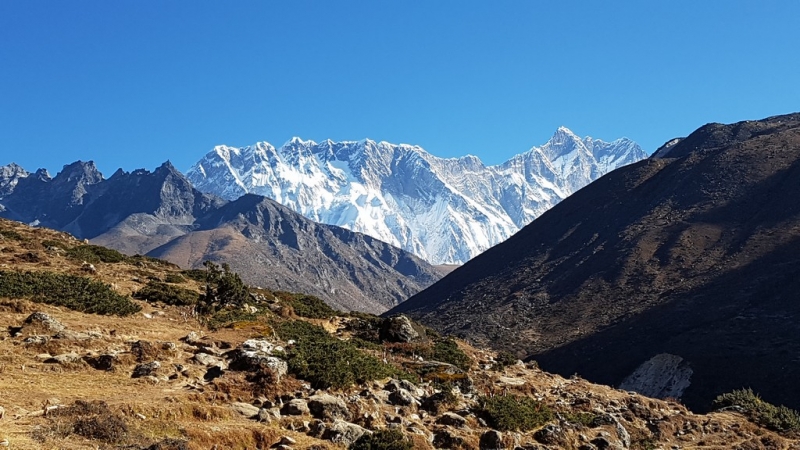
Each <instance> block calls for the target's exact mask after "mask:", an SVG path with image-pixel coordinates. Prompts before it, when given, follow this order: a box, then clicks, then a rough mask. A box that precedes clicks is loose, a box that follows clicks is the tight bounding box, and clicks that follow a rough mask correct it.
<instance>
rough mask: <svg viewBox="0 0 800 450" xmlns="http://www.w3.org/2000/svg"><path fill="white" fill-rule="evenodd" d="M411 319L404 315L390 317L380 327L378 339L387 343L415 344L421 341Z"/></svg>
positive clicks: (420, 335)
mask: <svg viewBox="0 0 800 450" xmlns="http://www.w3.org/2000/svg"><path fill="white" fill-rule="evenodd" d="M423 335H424V334H420V332H419V331H417V329H416V328H415V327H414V324H413V322H411V319H409V318H408V317H406V316H404V315H399V316H394V317H390V318H388V319H386V320H384V321H383V324H382V325H381V331H380V338H381V340H382V341H388V342H415V341H419V340H422V336H423Z"/></svg>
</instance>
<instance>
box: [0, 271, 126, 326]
mask: <svg viewBox="0 0 800 450" xmlns="http://www.w3.org/2000/svg"><path fill="white" fill-rule="evenodd" d="M0 297H9V298H23V297H30V298H31V300H33V301H35V302H39V303H47V304H51V305H56V306H64V307H67V308H69V309H74V310H76V311H80V312H86V313H93V314H115V315H118V316H127V315H130V314H133V313H136V312H139V311H141V309H142V308H141V306H139V305H137V304H136V303H134V302H132V301H131V300H130V299H129V298H128V297H124V296H122V295H119V294H117V293H116V292H115V291H114V290H113V289H112V288H111V286H109V285H107V284H105V283H101V282H99V281H95V280H92V279H90V278H87V277H80V276H75V275H69V274H65V273H55V272H10V271H0Z"/></svg>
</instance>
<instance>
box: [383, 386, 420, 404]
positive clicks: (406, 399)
mask: <svg viewBox="0 0 800 450" xmlns="http://www.w3.org/2000/svg"><path fill="white" fill-rule="evenodd" d="M389 403H390V404H392V405H396V406H411V405H419V404H420V403H419V400H417V399H416V398H414V396H413V395H411V393H410V392H408V391H407V390H405V389H402V388H400V389H398V390H396V391H394V392H392V393H391V394H389Z"/></svg>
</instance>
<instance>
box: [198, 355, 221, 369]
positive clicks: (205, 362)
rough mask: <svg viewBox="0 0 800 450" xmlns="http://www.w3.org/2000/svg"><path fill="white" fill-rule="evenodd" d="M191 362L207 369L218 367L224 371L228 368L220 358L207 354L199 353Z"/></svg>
mask: <svg viewBox="0 0 800 450" xmlns="http://www.w3.org/2000/svg"><path fill="white" fill-rule="evenodd" d="M191 361H192V362H193V363H195V364H200V365H201V366H205V367H212V366H217V367H220V368H222V369H224V368H225V367H226V365H225V363H224V362H223V361H222V360H221V359H220V358H217V357H216V356H211V355H209V354H207V353H197V354H195V355H194V356H193V357H192V359H191Z"/></svg>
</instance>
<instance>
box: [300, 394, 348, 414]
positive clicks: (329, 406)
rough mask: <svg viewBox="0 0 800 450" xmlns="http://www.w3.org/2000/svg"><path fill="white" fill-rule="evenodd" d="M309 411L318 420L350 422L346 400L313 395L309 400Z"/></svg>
mask: <svg viewBox="0 0 800 450" xmlns="http://www.w3.org/2000/svg"><path fill="white" fill-rule="evenodd" d="M308 409H309V410H310V411H311V414H312V415H313V416H314V417H316V418H317V419H322V420H336V419H343V420H350V419H351V418H352V416H351V414H350V410H348V409H347V405H346V404H345V402H344V400H342V399H340V398H338V397H334V396H333V395H328V394H319V395H312V396H311V397H309V399H308Z"/></svg>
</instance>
